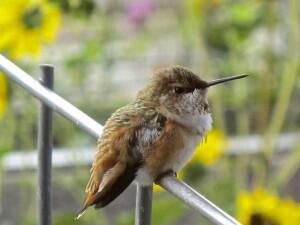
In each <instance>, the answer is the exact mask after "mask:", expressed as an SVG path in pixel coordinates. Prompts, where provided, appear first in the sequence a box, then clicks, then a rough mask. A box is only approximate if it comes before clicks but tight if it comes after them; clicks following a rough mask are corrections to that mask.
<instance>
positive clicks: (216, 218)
mask: <svg viewBox="0 0 300 225" xmlns="http://www.w3.org/2000/svg"><path fill="white" fill-rule="evenodd" d="M0 70H1V71H3V72H4V73H5V74H7V75H8V76H9V77H10V78H11V79H12V80H13V81H15V82H16V83H17V84H19V85H20V86H21V87H23V88H24V89H25V90H26V91H28V92H29V93H30V94H32V95H33V96H34V97H36V98H37V99H39V100H40V101H41V102H42V103H43V105H46V106H48V107H49V108H51V109H52V110H54V111H56V112H58V113H59V114H61V115H62V116H64V117H65V118H66V119H68V120H70V121H72V122H73V123H75V124H76V125H77V126H78V127H80V128H81V129H82V130H84V131H86V132H87V133H88V134H90V135H91V136H93V137H94V138H98V137H99V135H101V133H102V126H101V125H100V124H99V123H97V122H96V121H95V120H93V119H92V118H90V117H89V116H88V115H86V114H85V113H83V112H82V111H80V110H79V109H78V108H76V107H75V106H73V105H72V104H70V103H69V102H68V101H66V100H64V99H63V98H62V97H60V96H59V95H57V94H56V93H54V92H53V91H51V90H50V89H48V88H46V87H44V86H43V85H41V84H40V83H39V82H38V81H36V80H35V79H33V78H32V77H31V76H30V75H29V74H27V73H26V72H25V71H23V70H22V69H20V68H19V67H18V66H17V65H15V64H14V63H12V62H11V61H9V60H8V59H6V58H5V57H4V56H2V55H0ZM49 155H50V156H49V157H51V154H49ZM41 161H42V160H41ZM49 161H50V162H51V160H49ZM41 163H42V162H41ZM39 168H41V167H39ZM158 184H159V185H160V186H162V187H163V188H164V189H166V190H167V191H169V192H170V193H171V194H173V195H174V196H175V197H177V198H178V199H180V200H182V201H183V202H184V203H185V204H186V205H188V206H190V207H191V208H193V209H196V210H197V211H199V212H200V213H201V214H202V215H203V216H205V217H206V218H207V219H209V220H210V221H212V222H213V223H215V224H221V225H240V223H239V222H238V221H236V220H235V219H234V218H233V217H231V216H230V215H228V214H227V213H225V212H224V211H223V210H221V209H220V208H218V207H217V206H216V205H214V204H213V203H211V202H210V201H209V200H207V199H206V198H205V197H204V196H202V195H201V194H199V193H197V192H196V191H195V190H193V189H192V188H191V187H189V186H188V185H187V184H185V183H184V182H183V181H180V180H178V179H177V178H176V177H174V176H172V175H166V176H164V177H162V178H160V179H159V181H158ZM40 185H45V184H44V183H40ZM48 185H49V184H48ZM41 188H43V187H41ZM48 188H50V187H48ZM151 208H152V186H147V187H143V186H139V185H137V196H136V214H135V215H136V220H135V224H136V225H150V224H151ZM46 210H47V209H46ZM39 213H41V214H43V213H44V212H42V211H41V210H40V209H39ZM50 215H51V214H50ZM50 220H51V219H50ZM41 225H48V224H41Z"/></svg>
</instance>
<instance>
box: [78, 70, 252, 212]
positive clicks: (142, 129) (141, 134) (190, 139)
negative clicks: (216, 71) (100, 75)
mask: <svg viewBox="0 0 300 225" xmlns="http://www.w3.org/2000/svg"><path fill="white" fill-rule="evenodd" d="M246 76H247V75H239V76H232V77H227V78H222V79H217V80H213V81H209V82H207V81H204V80H202V79H201V78H200V77H199V76H197V75H196V74H194V73H193V72H191V71H190V70H188V69H186V68H184V67H181V66H173V67H168V68H164V69H160V70H158V71H157V72H156V73H155V74H154V76H153V77H152V80H151V81H150V82H149V83H148V85H146V86H145V87H144V88H143V89H142V90H141V91H140V92H138V94H137V97H136V99H135V100H134V101H133V102H131V103H129V104H128V105H126V106H124V107H122V108H120V109H118V110H117V111H116V112H115V113H113V114H112V116H111V117H110V118H109V119H108V120H107V122H106V123H105V125H104V129H103V133H102V135H101V137H100V138H99V140H98V142H97V151H96V156H95V159H94V162H93V165H92V168H91V171H90V172H91V177H90V180H89V182H88V184H87V186H86V193H87V194H86V198H85V200H84V203H83V208H82V210H81V211H80V212H79V214H78V216H77V218H79V217H80V216H81V215H82V214H83V213H84V212H85V210H86V209H87V208H88V207H89V206H92V205H94V206H95V208H102V207H104V206H106V205H107V204H109V203H110V202H111V201H113V200H114V199H115V198H116V197H117V196H118V195H120V194H121V193H122V192H123V191H124V190H125V189H126V187H127V186H128V185H129V184H130V183H131V182H132V181H133V180H135V181H136V182H138V183H140V184H141V185H149V184H152V183H153V181H154V180H155V179H156V178H157V177H158V176H160V175H161V174H164V173H166V172H168V171H172V172H177V171H178V170H179V169H180V168H181V167H182V166H183V165H184V164H185V163H186V162H187V161H189V159H190V158H191V156H192V154H193V152H194V150H195V147H196V145H197V144H198V143H199V142H200V140H201V139H202V138H203V137H204V136H205V134H206V132H207V131H208V130H209V129H210V128H211V124H212V118H211V115H210V111H209V105H208V100H207V90H208V88H209V87H210V86H213V85H216V84H219V83H223V82H226V81H230V80H234V79H240V78H243V77H246Z"/></svg>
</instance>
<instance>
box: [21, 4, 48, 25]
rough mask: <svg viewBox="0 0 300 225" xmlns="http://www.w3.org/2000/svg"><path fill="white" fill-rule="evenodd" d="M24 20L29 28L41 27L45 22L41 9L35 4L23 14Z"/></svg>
mask: <svg viewBox="0 0 300 225" xmlns="http://www.w3.org/2000/svg"><path fill="white" fill-rule="evenodd" d="M22 20H23V23H24V25H25V26H26V28H28V29H34V28H36V27H39V26H40V25H41V24H42V22H43V14H42V11H41V9H40V8H39V7H37V6H35V7H32V8H30V9H28V10H26V11H25V12H24V14H23V16H22Z"/></svg>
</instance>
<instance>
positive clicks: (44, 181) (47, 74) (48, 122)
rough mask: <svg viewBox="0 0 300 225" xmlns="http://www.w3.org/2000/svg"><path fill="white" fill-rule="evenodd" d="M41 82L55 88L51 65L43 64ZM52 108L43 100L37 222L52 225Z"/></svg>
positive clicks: (39, 138)
mask: <svg viewBox="0 0 300 225" xmlns="http://www.w3.org/2000/svg"><path fill="white" fill-rule="evenodd" d="M41 69H42V75H41V84H42V85H43V86H45V87H47V88H49V89H50V90H53V71H54V68H53V67H52V66H49V65H42V66H41ZM52 120H53V117H52V109H51V108H50V107H48V106H47V105H45V104H44V103H43V102H41V107H40V114H39V121H38V170H37V174H38V185H37V224H38V225H51V215H52V210H51V207H52V198H51V167H52V166H51V165H52V147H53V136H52Z"/></svg>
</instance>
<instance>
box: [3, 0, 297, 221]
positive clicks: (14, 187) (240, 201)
mask: <svg viewBox="0 0 300 225" xmlns="http://www.w3.org/2000/svg"><path fill="white" fill-rule="evenodd" d="M299 28H300V2H299V1H298V0H253V1H239V0H211V1H205V0H185V1H181V0H161V1H158V0H126V1H120V0H48V1H46V0H15V1H9V0H0V52H1V54H3V55H4V56H6V57H8V58H9V59H11V60H12V61H13V62H15V63H16V64H17V65H19V66H20V67H21V68H23V69H24V70H25V71H27V72H28V73H29V74H31V75H32V76H34V77H35V78H38V76H39V74H40V73H41V72H40V69H39V64H41V63H50V64H53V65H54V66H55V91H56V92H57V93H58V94H59V95H61V96H62V97H64V98H65V99H67V100H68V101H70V102H71V103H73V104H74V105H76V106H77V107H79V108H80V109H81V110H83V111H84V112H86V113H87V114H88V115H90V116H91V117H93V118H95V119H96V120H97V121H99V122H100V123H101V124H103V123H104V122H105V120H106V119H107V118H108V117H109V116H110V114H111V113H112V112H113V111H115V110H116V109H117V108H119V107H120V106H123V105H125V104H126V103H128V102H130V101H131V100H133V98H134V96H135V94H136V93H137V91H138V90H139V89H140V88H142V87H143V85H144V84H145V83H146V82H147V80H149V77H150V76H151V74H152V72H153V70H155V69H157V68H160V67H163V66H168V65H174V64H180V65H183V66H186V67H188V68H190V69H191V70H192V71H194V72H195V73H197V74H199V76H201V78H203V79H207V80H209V79H213V78H218V77H222V76H225V75H234V74H245V73H246V74H251V76H250V77H249V78H247V79H244V80H240V81H237V82H232V83H228V84H226V85H222V86H218V87H217V88H214V89H212V90H211V92H210V96H209V99H210V104H211V111H212V116H213V118H214V125H213V127H214V128H213V130H212V131H211V132H210V133H209V134H208V137H207V141H206V142H203V143H199V146H198V147H197V151H196V153H195V156H194V158H193V159H192V161H191V162H190V163H189V164H188V165H187V166H186V167H185V168H184V169H183V171H181V172H180V173H179V176H180V177H181V178H182V179H183V180H185V181H186V182H187V183H188V184H190V185H191V186H192V187H194V188H195V189H196V190H197V191H199V192H201V193H202V194H204V195H205V196H206V197H207V198H208V199H210V200H211V201H213V202H214V203H215V204H217V205H218V206H220V207H221V208H222V209H224V210H225V211H226V212H228V213H230V214H231V215H233V216H235V217H236V218H237V219H238V220H239V221H241V223H242V224H244V225H267V224H268V225H299V224H300V202H299V201H300V169H299V165H300V141H299V138H300V133H299V131H300V130H299V127H300V126H299V125H300V110H299V106H300V105H299V99H300V79H299V72H300V70H299V68H300V67H299V63H300V62H299V59H300V58H299V54H300V36H299ZM38 106H39V104H38V101H36V100H35V99H34V98H33V97H31V96H30V95H29V94H28V93H26V91H25V90H23V89H21V88H20V87H19V86H17V85H16V84H15V83H13V82H12V81H10V80H8V78H7V76H5V74H2V73H0V224H1V225H2V224H3V225H17V224H22V225H34V224H36V222H35V220H36V170H35V165H36V142H37V139H36V137H37V115H38ZM54 147H55V151H54V153H53V154H54V155H53V157H54V160H53V163H54V169H53V209H54V212H53V224H55V225H63V224H78V225H81V224H90V225H94V224H103V225H111V224H116V225H129V224H134V204H135V187H134V185H132V186H131V187H130V188H129V189H128V190H126V191H125V192H124V193H123V194H122V195H121V196H120V197H119V198H118V199H117V200H116V201H115V202H113V203H112V204H111V205H109V206H108V207H107V208H105V209H104V210H98V211H95V210H94V209H90V210H88V212H87V213H86V215H85V216H83V217H82V219H80V220H78V221H74V220H73V218H74V216H75V214H76V212H77V211H78V209H79V208H80V205H81V203H82V200H83V197H84V189H85V184H86V182H87V181H88V177H89V167H90V165H91V160H92V157H93V155H94V151H95V150H94V149H95V140H94V139H92V138H91V137H89V136H88V135H87V134H86V133H84V132H82V131H81V130H80V129H79V128H77V127H76V126H75V125H74V124H72V123H70V122H69V121H67V120H65V119H64V118H62V117H60V116H59V115H55V117H54ZM154 191H155V193H154V201H153V217H152V218H153V224H160V225H171V224H175V225H180V224H186V225H196V224H211V223H210V222H208V221H207V220H206V219H204V218H203V217H202V216H201V215H200V214H199V213H197V212H195V211H193V210H191V209H189V208H187V207H186V206H184V205H183V204H182V202H180V201H179V200H177V199H175V198H174V197H173V196H171V195H170V194H169V193H167V192H165V191H163V190H162V189H160V188H159V187H157V186H155V187H154Z"/></svg>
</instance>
